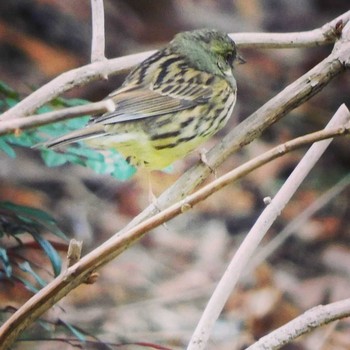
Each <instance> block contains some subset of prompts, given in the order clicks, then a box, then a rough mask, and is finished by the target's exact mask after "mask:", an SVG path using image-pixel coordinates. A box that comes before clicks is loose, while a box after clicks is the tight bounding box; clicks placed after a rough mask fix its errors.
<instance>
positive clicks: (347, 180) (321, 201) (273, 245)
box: [244, 175, 350, 276]
mask: <svg viewBox="0 0 350 350" xmlns="http://www.w3.org/2000/svg"><path fill="white" fill-rule="evenodd" d="M349 185H350V175H346V176H345V177H344V178H342V179H341V180H340V181H339V182H338V183H337V184H336V185H334V186H333V187H332V188H331V189H329V190H328V191H326V192H325V193H323V194H322V195H321V196H320V197H319V198H318V199H317V200H315V201H314V202H313V203H312V204H311V205H309V206H308V207H307V208H305V209H304V210H303V212H302V213H300V215H298V216H297V217H296V218H295V219H293V220H292V221H291V222H290V223H288V225H287V226H286V227H285V228H284V229H283V230H282V231H281V232H279V233H278V235H277V236H276V237H275V238H274V239H273V240H271V241H270V242H269V243H267V244H266V245H265V246H264V247H263V248H262V249H261V250H260V251H258V252H257V253H256V254H254V257H253V259H252V260H251V262H250V263H249V266H247V267H246V269H245V270H244V276H250V275H251V272H252V270H254V269H255V268H256V267H257V266H258V265H260V264H261V263H262V262H263V261H265V260H266V259H267V257H269V256H270V255H271V254H272V253H273V252H275V251H276V250H277V249H278V247H280V246H281V245H282V244H283V242H285V241H286V239H287V238H288V237H289V236H291V235H292V234H293V233H294V232H297V231H298V229H299V228H300V227H301V226H303V225H304V224H305V222H306V221H307V220H309V218H310V217H311V216H312V215H314V214H315V213H316V212H317V211H319V210H320V209H321V208H323V207H324V206H325V205H326V204H328V203H329V202H330V201H331V200H332V199H334V198H336V197H337V196H338V195H339V194H340V193H341V192H342V191H344V190H345V189H346V188H347V187H348V186H349Z"/></svg>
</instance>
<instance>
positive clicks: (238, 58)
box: [236, 54, 247, 64]
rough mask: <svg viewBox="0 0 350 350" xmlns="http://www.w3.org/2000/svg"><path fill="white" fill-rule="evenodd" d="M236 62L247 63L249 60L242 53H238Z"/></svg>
mask: <svg viewBox="0 0 350 350" xmlns="http://www.w3.org/2000/svg"><path fill="white" fill-rule="evenodd" d="M236 62H238V64H244V63H246V62H247V61H246V60H245V59H244V58H243V57H242V56H240V55H238V54H237V56H236Z"/></svg>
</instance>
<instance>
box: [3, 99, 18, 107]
mask: <svg viewBox="0 0 350 350" xmlns="http://www.w3.org/2000/svg"><path fill="white" fill-rule="evenodd" d="M5 102H6V104H7V106H8V107H10V108H11V107H13V106H15V105H16V104H17V103H18V99H15V98H12V97H6V98H5Z"/></svg>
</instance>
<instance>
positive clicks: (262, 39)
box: [230, 11, 350, 49]
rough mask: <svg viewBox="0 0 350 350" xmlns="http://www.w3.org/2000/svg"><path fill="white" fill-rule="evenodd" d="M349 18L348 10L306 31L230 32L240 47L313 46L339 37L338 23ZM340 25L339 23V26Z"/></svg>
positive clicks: (344, 21)
mask: <svg viewBox="0 0 350 350" xmlns="http://www.w3.org/2000/svg"><path fill="white" fill-rule="evenodd" d="M349 20H350V11H348V12H345V13H343V14H342V15H340V16H338V17H337V18H335V19H333V20H332V21H330V22H328V23H326V24H325V25H323V26H322V27H321V28H317V29H314V30H310V31H306V32H293V33H274V34H273V35H270V34H269V33H254V36H252V35H250V34H252V33H235V34H230V36H231V37H232V39H233V40H234V41H235V42H236V44H237V45H238V46H239V47H241V48H245V47H249V48H266V49H267V48H268V49H272V48H279V49H281V48H296V47H315V46H320V45H325V44H327V43H328V44H331V43H334V41H335V40H336V39H337V38H338V37H339V34H340V32H339V31H338V30H337V27H339V25H340V23H341V22H342V24H343V25H345V24H346V23H347V22H348V21H349ZM341 27H342V26H341V25H340V28H341Z"/></svg>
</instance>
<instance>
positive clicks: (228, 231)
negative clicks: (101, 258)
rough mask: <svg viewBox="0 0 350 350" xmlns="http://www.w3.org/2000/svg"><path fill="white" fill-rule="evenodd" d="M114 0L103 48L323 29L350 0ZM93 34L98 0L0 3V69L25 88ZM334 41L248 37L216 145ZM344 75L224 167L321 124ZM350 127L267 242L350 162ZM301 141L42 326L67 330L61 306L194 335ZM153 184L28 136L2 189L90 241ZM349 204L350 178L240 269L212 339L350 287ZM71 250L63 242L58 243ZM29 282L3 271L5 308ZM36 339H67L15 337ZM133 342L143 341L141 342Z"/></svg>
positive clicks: (84, 91) (120, 51)
mask: <svg viewBox="0 0 350 350" xmlns="http://www.w3.org/2000/svg"><path fill="white" fill-rule="evenodd" d="M104 3H105V12H106V14H105V16H106V17H105V22H106V55H107V57H108V58H113V57H118V56H123V55H126V54H131V53H136V52H141V51H145V50H150V49H154V48H159V47H162V46H163V45H164V44H166V43H167V42H168V41H169V40H171V39H172V37H173V36H174V35H175V34H176V33H177V32H180V31H184V30H191V29H196V28H203V27H205V28H217V29H220V30H223V31H226V32H228V33H235V32H270V31H271V32H290V31H304V30H311V29H314V28H318V27H320V26H322V25H323V24H325V23H327V22H328V21H331V20H332V19H334V18H335V17H337V16H339V15H341V14H342V13H344V12H345V11H347V10H349V2H348V0H332V1H331V0H310V1H302V0H295V1H288V0H261V1H258V0H250V1H245V0H236V1H235V0H217V1H214V0H168V1H158V0H129V1H126V0H106V1H105V2H104ZM233 38H234V36H233ZM90 44H91V9H90V2H89V1H87V0H74V1H71V0H59V1H58V0H2V1H1V2H0V79H1V80H2V81H3V82H5V83H7V84H8V85H10V86H11V87H12V88H13V89H15V90H16V91H18V92H19V93H20V94H21V95H22V96H23V97H25V96H26V95H28V94H30V93H31V92H32V91H34V90H35V89H36V88H38V87H40V86H42V85H43V84H45V83H46V82H48V81H49V80H51V79H52V78H54V77H56V76H58V75H59V74H61V73H62V72H65V71H67V70H70V69H73V68H76V67H79V66H81V65H85V64H88V63H89V59H90ZM331 49H332V47H331V46H325V47H318V48H309V49H284V50H276V49H274V50H272V49H270V50H256V49H254V50H252V49H249V50H248V49H246V50H243V52H242V55H243V56H244V58H245V59H246V61H247V64H245V65H241V66H238V67H237V68H236V79H237V84H238V102H237V105H236V107H235V110H234V113H233V116H232V118H231V120H230V121H229V123H228V125H227V127H226V128H225V129H224V130H222V131H221V132H220V133H219V134H218V135H217V136H216V137H215V138H214V139H212V140H211V141H209V142H208V144H207V145H206V146H205V147H206V149H209V148H210V147H211V146H212V145H214V144H215V143H216V142H217V141H218V140H219V139H220V138H221V137H222V136H223V135H225V134H226V133H227V132H228V131H229V130H230V129H232V128H233V127H235V126H236V125H237V124H238V123H239V121H241V120H243V119H244V118H246V117H247V116H249V115H250V113H252V112H254V111H255V110H256V109H257V108H259V107H260V106H261V105H262V104H264V103H265V102H267V101H268V100H269V99H270V98H271V97H273V96H274V95H275V94H276V93H278V92H279V91H281V89H283V88H284V87H285V86H287V85H288V84H290V83H291V82H293V81H294V80H295V79H297V78H298V77H299V76H301V75H302V74H304V73H305V72H307V71H308V70H309V69H310V68H312V67H313V66H314V65H316V64H317V63H318V62H320V61H321V60H322V59H323V58H324V57H326V56H327V55H328V54H329V53H330V51H331ZM124 77H125V76H123V75H117V76H112V77H110V78H109V79H108V81H98V82H93V83H91V84H88V85H86V86H84V87H80V88H75V89H73V90H71V91H69V92H67V93H66V94H65V95H64V96H65V97H68V98H71V97H79V98H84V99H88V100H91V101H98V100H100V99H102V98H103V97H105V96H106V95H107V94H108V93H109V92H110V91H112V90H114V89H115V88H117V87H118V86H119V85H120V84H121V83H122V81H123V79H124ZM349 86H350V78H349V74H348V73H345V74H342V75H340V76H338V77H336V78H335V79H334V80H333V81H332V82H331V83H330V84H329V85H328V86H327V87H326V88H325V89H324V90H323V91H321V92H320V93H319V94H318V95H316V96H315V97H313V98H312V99H311V100H310V101H308V102H306V103H305V104H303V105H302V106H300V107H299V108H297V109H295V110H294V111H292V112H291V113H289V114H288V115H287V116H286V117H285V118H284V119H283V120H282V121H280V122H278V123H277V124H276V125H273V126H272V127H271V128H269V129H268V130H267V131H266V132H265V133H264V134H263V135H262V136H261V138H259V139H258V140H256V141H254V142H253V143H252V144H251V145H249V146H248V147H246V148H245V149H244V150H242V151H241V152H239V153H237V154H235V155H232V156H231V157H230V159H228V160H227V161H226V162H225V164H223V165H222V166H221V167H220V169H219V170H218V175H220V174H222V173H225V172H226V171H228V170H230V169H232V168H234V167H235V166H238V165H240V164H242V163H243V162H244V161H246V160H248V159H251V158H252V157H254V156H256V155H258V154H260V153H261V152H262V151H263V150H267V149H270V148H271V147H273V146H274V145H277V144H279V143H281V142H284V141H287V140H289V139H291V138H293V137H296V136H300V135H303V134H305V133H307V132H312V131H315V130H318V129H320V128H323V127H324V125H325V124H326V123H327V122H328V120H329V119H330V117H331V116H332V115H333V114H334V112H335V111H336V109H337V108H338V107H339V106H340V104H342V103H349ZM348 107H349V105H348ZM348 142H349V141H348V139H347V138H342V139H339V140H336V141H335V142H334V143H333V144H332V146H331V147H330V148H329V149H328V150H327V152H326V154H325V156H324V157H323V158H322V160H321V161H320V162H319V163H318V165H317V167H316V168H315V169H314V170H313V172H312V173H311V174H310V177H309V179H308V181H307V182H306V183H305V184H303V186H302V188H301V189H300V191H299V192H298V193H297V195H296V196H295V197H294V198H293V200H292V201H291V203H290V204H289V205H288V207H287V208H286V210H285V211H284V212H283V213H282V215H281V217H280V218H279V220H278V222H277V223H276V224H275V225H274V226H273V228H272V229H271V230H270V232H269V235H268V237H267V238H266V241H265V242H264V244H267V243H268V242H269V241H270V240H273V239H274V237H276V236H277V235H278V233H279V232H280V231H281V230H282V229H283V228H284V227H285V226H286V225H287V224H288V223H290V222H291V221H292V220H294V219H296V218H298V216H299V215H300V214H301V213H302V212H303V211H304V210H305V209H306V208H307V207H308V206H309V205H310V204H312V203H314V202H315V201H317V200H318V198H319V197H320V195H322V194H323V193H324V192H325V191H327V190H328V189H330V188H332V187H333V186H335V184H336V183H337V182H338V181H339V180H340V179H341V178H342V177H344V176H345V175H346V174H347V173H348V169H349V161H350V157H349V151H348V150H349V144H348ZM303 152H304V151H300V152H293V153H292V154H289V155H287V156H285V157H283V158H282V159H279V160H276V161H274V162H273V163H271V164H269V165H267V166H265V167H263V168H262V169H260V170H258V171H255V172H254V173H253V174H251V175H249V176H247V177H246V178H245V179H244V180H242V181H241V182H240V183H236V184H233V185H231V186H229V187H228V188H227V190H225V191H221V192H219V193H217V194H215V195H214V196H212V197H211V198H209V199H208V200H207V201H206V202H204V203H202V204H200V205H199V206H198V207H197V208H195V209H194V210H192V211H190V212H189V213H187V214H186V215H183V216H182V217H181V218H179V219H175V220H173V221H172V222H170V223H169V224H168V225H167V226H166V227H165V226H162V227H159V228H158V229H156V230H154V232H152V233H150V234H148V235H147V236H146V237H145V238H143V239H142V240H141V241H140V242H139V243H138V244H136V245H135V246H133V247H131V248H130V249H129V250H128V251H126V252H125V253H124V254H122V255H121V256H120V257H118V259H116V260H115V261H113V262H112V263H110V264H109V265H108V266H106V267H104V268H103V269H102V270H101V272H100V277H99V279H98V280H97V282H96V283H95V284H93V285H89V286H80V287H79V288H78V289H77V290H75V291H74V292H73V293H71V294H70V295H69V296H68V297H67V298H65V300H63V301H62V303H60V306H61V308H56V309H54V310H53V311H52V312H50V314H49V315H47V316H46V317H47V318H48V319H49V320H52V322H53V324H56V326H55V327H52V328H49V329H48V330H46V332H47V334H50V335H52V336H56V337H59V336H62V334H61V333H60V329H59V327H58V326H57V320H60V321H62V320H64V322H67V323H69V324H72V325H79V326H80V327H81V328H82V329H84V330H85V331H86V332H87V333H88V334H93V335H96V336H98V337H99V338H100V339H102V340H103V341H106V342H107V341H110V342H114V343H123V342H126V343H128V342H150V343H154V344H161V345H162V346H164V347H168V348H171V349H182V348H184V347H185V345H186V344H187V342H188V340H189V338H190V336H191V333H192V331H193V329H194V327H195V325H196V322H197V321H198V319H199V317H200V314H201V312H202V310H203V308H204V306H205V305H206V302H207V300H208V297H209V295H210V294H211V292H212V291H213V288H214V286H215V283H216V281H217V280H218V279H219V278H220V276H221V274H222V272H223V271H224V269H225V267H226V265H227V263H228V261H229V259H230V258H231V256H232V254H233V252H234V251H235V249H236V247H237V246H238V244H239V243H240V242H241V241H242V239H243V237H244V235H245V234H246V232H247V231H248V230H249V228H250V227H251V226H252V224H253V223H254V222H255V220H256V218H257V216H258V215H259V213H260V212H261V210H262V209H263V207H264V204H263V198H264V197H265V196H273V195H274V193H275V192H276V191H277V190H278V188H279V186H280V185H281V184H282V183H283V181H284V180H285V178H286V177H287V176H288V175H289V173H290V172H291V171H292V169H293V168H294V166H295V165H296V164H297V162H298V160H299V159H300V157H301V155H302V154H303ZM196 161H198V154H193V155H191V156H189V157H187V158H186V159H185V160H183V161H179V162H177V163H176V164H175V165H174V170H173V171H172V172H171V173H169V174H168V173H161V172H155V173H154V174H153V175H152V183H153V188H154V191H155V194H156V195H159V194H160V193H161V192H162V191H163V190H165V189H166V188H167V187H169V186H170V185H171V184H172V183H173V182H174V181H175V180H176V179H177V178H178V177H179V176H180V175H181V173H183V172H184V171H185V170H186V169H187V168H189V167H190V166H191V164H194V163H195V162H196ZM211 179H213V177H212V178H211ZM209 180H210V179H209ZM147 191H148V179H147V174H145V173H143V172H142V171H139V172H138V173H137V174H136V175H135V176H134V177H133V178H132V179H130V180H127V181H124V182H121V181H117V180H116V179H114V178H112V177H109V176H102V175H97V174H95V173H93V171H92V170H89V169H87V168H83V167H79V166H62V167H58V168H47V167H46V166H45V165H44V164H43V163H42V161H41V160H40V159H39V157H38V156H37V152H36V151H34V150H29V149H18V152H17V157H16V159H11V158H9V157H7V156H6V155H5V154H3V153H2V152H0V200H1V201H11V202H13V203H16V204H19V205H27V206H33V207H36V208H40V209H43V210H45V211H48V212H49V213H50V214H51V215H52V216H53V217H54V218H55V219H56V220H57V222H58V225H59V227H60V228H61V229H62V231H64V232H65V233H66V234H67V235H68V236H69V237H75V238H77V239H80V240H83V241H84V253H86V252H88V251H90V250H91V249H93V248H94V247H96V246H97V245H99V244H100V243H101V242H103V241H104V240H106V239H107V238H108V237H110V236H111V235H112V234H113V233H115V232H117V231H118V230H119V229H121V228H122V227H123V226H124V225H126V224H127V223H128V222H129V221H130V220H131V218H132V217H133V216H135V215H136V214H137V213H139V212H140V211H142V209H143V208H145V207H146V206H147V205H148V192H147ZM0 214H1V213H0ZM349 216H350V210H349V189H348V188H345V189H344V190H343V191H342V192H341V193H340V194H339V195H338V196H337V197H336V198H335V199H333V200H332V201H330V202H329V203H328V204H327V205H326V206H324V207H322V209H321V210H320V211H318V212H317V214H316V215H314V216H313V217H312V218H311V219H310V220H309V221H308V222H307V223H304V224H303V225H302V226H301V227H299V228H298V230H297V232H295V234H294V235H293V236H292V237H290V238H288V240H287V241H286V242H285V243H284V244H283V245H282V246H281V247H279V248H278V250H276V251H274V252H273V253H272V254H271V255H270V256H269V258H268V259H267V261H265V262H264V263H262V264H260V265H259V267H258V268H256V269H255V270H254V271H253V272H252V273H250V274H249V275H248V276H245V277H244V278H243V281H242V283H241V285H240V288H239V289H238V290H236V291H235V292H234V293H233V295H232V297H231V298H230V301H229V302H228V303H227V305H226V308H225V311H224V313H223V315H222V317H221V319H220V321H219V322H218V323H217V326H216V329H215V333H214V335H213V337H212V340H211V345H210V349H220V350H221V349H223V350H225V349H240V348H243V347H244V346H245V345H247V344H250V343H252V342H253V341H254V339H257V338H259V337H260V336H262V335H264V334H266V333H267V332H268V331H269V330H272V329H275V328H276V327H277V326H279V325H281V324H283V323H285V322H287V321H288V320H290V319H291V318H293V317H295V316H296V315H298V314H299V313H301V312H303V311H304V310H306V309H308V308H310V307H312V306H315V305H318V304H320V303H326V302H330V301H335V300H339V299H340V298H345V297H348V291H349V288H350V282H349V275H350V236H349V220H348V218H349ZM0 244H1V241H0ZM65 249H66V247H65V246H64V247H63V248H62V256H64V250H65ZM36 254H37V255H36V256H35V258H34V259H35V260H36V261H37V264H38V265H43V266H44V265H45V264H48V262H47V261H46V260H45V259H46V258H45V257H41V256H39V254H38V252H36ZM30 295H31V292H30V291H28V290H27V289H26V288H25V287H24V286H22V288H19V287H18V285H16V284H8V283H5V282H4V283H1V284H0V300H1V302H0V308H2V309H4V308H6V307H9V306H13V307H18V306H19V305H21V304H22V303H23V301H24V300H26V299H27V298H28V297H29V296H30ZM349 326H350V324H349V323H348V322H346V321H342V322H341V323H340V326H339V327H336V328H334V329H333V330H332V332H330V334H329V337H328V338H327V339H325V340H323V343H322V344H321V345H322V346H321V347H320V346H319V344H320V338H321V337H320V332H321V331H316V332H314V333H313V334H311V335H309V336H308V337H304V338H302V339H301V340H300V341H298V342H296V343H295V344H294V345H293V346H292V345H290V346H289V347H285V349H347V348H349V347H350V327H349ZM38 329H39V326H37V328H35V327H34V328H33V330H32V332H31V333H30V336H31V337H33V338H35V337H38V334H42V332H43V331H42V329H41V330H40V331H38ZM54 329H56V333H53V332H54ZM38 332H39V333H38ZM40 332H41V333H40ZM322 332H323V331H322ZM45 334H46V333H45ZM322 339H323V338H322ZM64 346H66V347H67V349H68V348H70V347H69V345H67V344H65V345H64ZM86 346H87V347H86V348H89V349H90V348H91V349H95V348H96V349H102V347H98V346H97V345H91V344H90V345H86ZM89 346H90V347H89ZM41 347H42V348H45V349H50V348H52V349H55V348H56V347H57V343H55V342H40V343H38V342H19V343H18V346H17V347H16V349H17V348H18V349H39V348H41ZM122 348H123V349H135V345H130V346H126V345H125V346H124V347H122ZM141 348H142V347H141Z"/></svg>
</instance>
